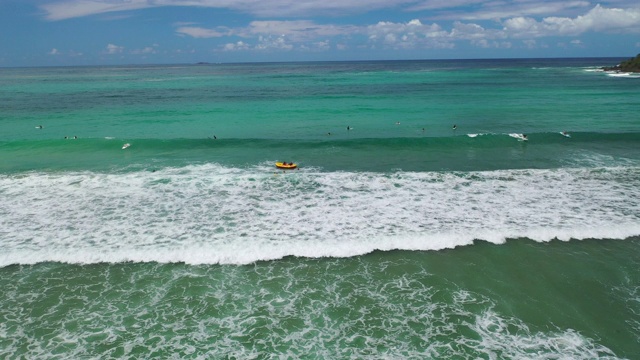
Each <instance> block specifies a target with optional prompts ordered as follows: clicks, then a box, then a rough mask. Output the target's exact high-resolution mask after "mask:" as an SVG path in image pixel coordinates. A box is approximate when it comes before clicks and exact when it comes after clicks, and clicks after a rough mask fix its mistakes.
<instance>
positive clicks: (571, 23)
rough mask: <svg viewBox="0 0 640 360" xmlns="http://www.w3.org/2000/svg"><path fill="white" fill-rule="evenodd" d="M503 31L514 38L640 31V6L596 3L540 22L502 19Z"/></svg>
mask: <svg viewBox="0 0 640 360" xmlns="http://www.w3.org/2000/svg"><path fill="white" fill-rule="evenodd" d="M503 25H504V31H505V32H507V33H508V34H509V35H510V36H513V37H542V36H575V35H579V34H582V33H585V32H588V31H607V32H640V8H639V9H627V10H623V9H608V8H604V7H602V6H600V5H596V6H595V7H594V8H593V9H591V10H590V11H589V12H587V13H586V14H585V15H583V16H578V17H575V18H567V17H547V18H544V19H542V20H541V21H537V20H535V19H533V18H529V17H514V18H511V19H508V20H505V21H504V22H503Z"/></svg>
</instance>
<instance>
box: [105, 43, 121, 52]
mask: <svg viewBox="0 0 640 360" xmlns="http://www.w3.org/2000/svg"><path fill="white" fill-rule="evenodd" d="M122 51H124V47H122V46H118V45H113V44H109V45H107V48H106V50H105V52H106V53H107V54H120V53H122Z"/></svg>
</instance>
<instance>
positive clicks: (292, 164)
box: [276, 162, 298, 170]
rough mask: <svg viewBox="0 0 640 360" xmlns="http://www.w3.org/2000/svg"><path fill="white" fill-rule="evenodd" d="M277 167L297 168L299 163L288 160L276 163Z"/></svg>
mask: <svg viewBox="0 0 640 360" xmlns="http://www.w3.org/2000/svg"><path fill="white" fill-rule="evenodd" d="M276 167H277V168H278V169H289V170H291V169H295V168H297V167H298V165H296V164H294V163H287V162H277V163H276Z"/></svg>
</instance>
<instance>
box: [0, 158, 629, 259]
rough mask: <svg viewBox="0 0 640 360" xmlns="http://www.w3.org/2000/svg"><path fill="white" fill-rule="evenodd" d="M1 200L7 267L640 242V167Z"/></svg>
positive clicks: (219, 171) (101, 186)
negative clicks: (527, 242) (509, 242)
mask: <svg viewBox="0 0 640 360" xmlns="http://www.w3.org/2000/svg"><path fill="white" fill-rule="evenodd" d="M0 195H1V196H2V198H3V201H2V203H0V229H1V230H0V244H1V245H2V248H3V254H2V255H0V266H6V265H8V264H14V263H20V264H32V263H38V262H44V261H60V262H69V263H96V262H123V261H136V262H148V261H158V262H186V263H194V264H200V263H221V264H246V263H251V262H255V261H259V260H271V259H279V258H282V257H285V256H289V255H293V256H305V257H348V256H355V255H360V254H365V253H368V252H371V251H374V250H394V249H405V250H440V249H446V248H454V247H456V246H462V245H469V244H472V243H473V241H474V240H485V241H490V242H493V243H502V242H504V241H505V240H506V239H509V238H521V237H525V238H530V239H533V240H535V241H550V240H553V239H559V240H569V239H585V238H613V239H624V238H627V237H630V236H635V235H638V234H640V222H639V221H638V218H639V217H640V214H639V212H638V209H639V208H640V168H637V167H619V168H595V169H593V168H580V169H556V170H533V169H531V170H500V171H489V172H396V173H387V174H384V173H367V172H357V173H353V172H322V171H318V170H315V169H303V170H298V171H293V172H287V173H283V172H274V171H273V169H272V168H271V167H270V166H269V165H267V164H263V165H260V166H256V167H254V168H250V169H238V168H230V167H224V166H220V165H216V164H206V165H192V166H187V167H183V168H168V169H164V170H159V171H156V172H148V171H147V172H132V173H124V174H112V173H109V174H106V173H93V172H75V173H68V172H67V173H29V174H20V175H2V176H0Z"/></svg>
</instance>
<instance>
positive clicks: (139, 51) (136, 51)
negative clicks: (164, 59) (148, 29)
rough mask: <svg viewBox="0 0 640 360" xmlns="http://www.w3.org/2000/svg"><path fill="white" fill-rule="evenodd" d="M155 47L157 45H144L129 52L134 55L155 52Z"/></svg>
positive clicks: (156, 51)
mask: <svg viewBox="0 0 640 360" xmlns="http://www.w3.org/2000/svg"><path fill="white" fill-rule="evenodd" d="M157 48H158V45H157V44H154V45H153V46H146V47H144V48H142V49H134V50H131V54H134V55H147V54H157V53H158V50H157Z"/></svg>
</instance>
